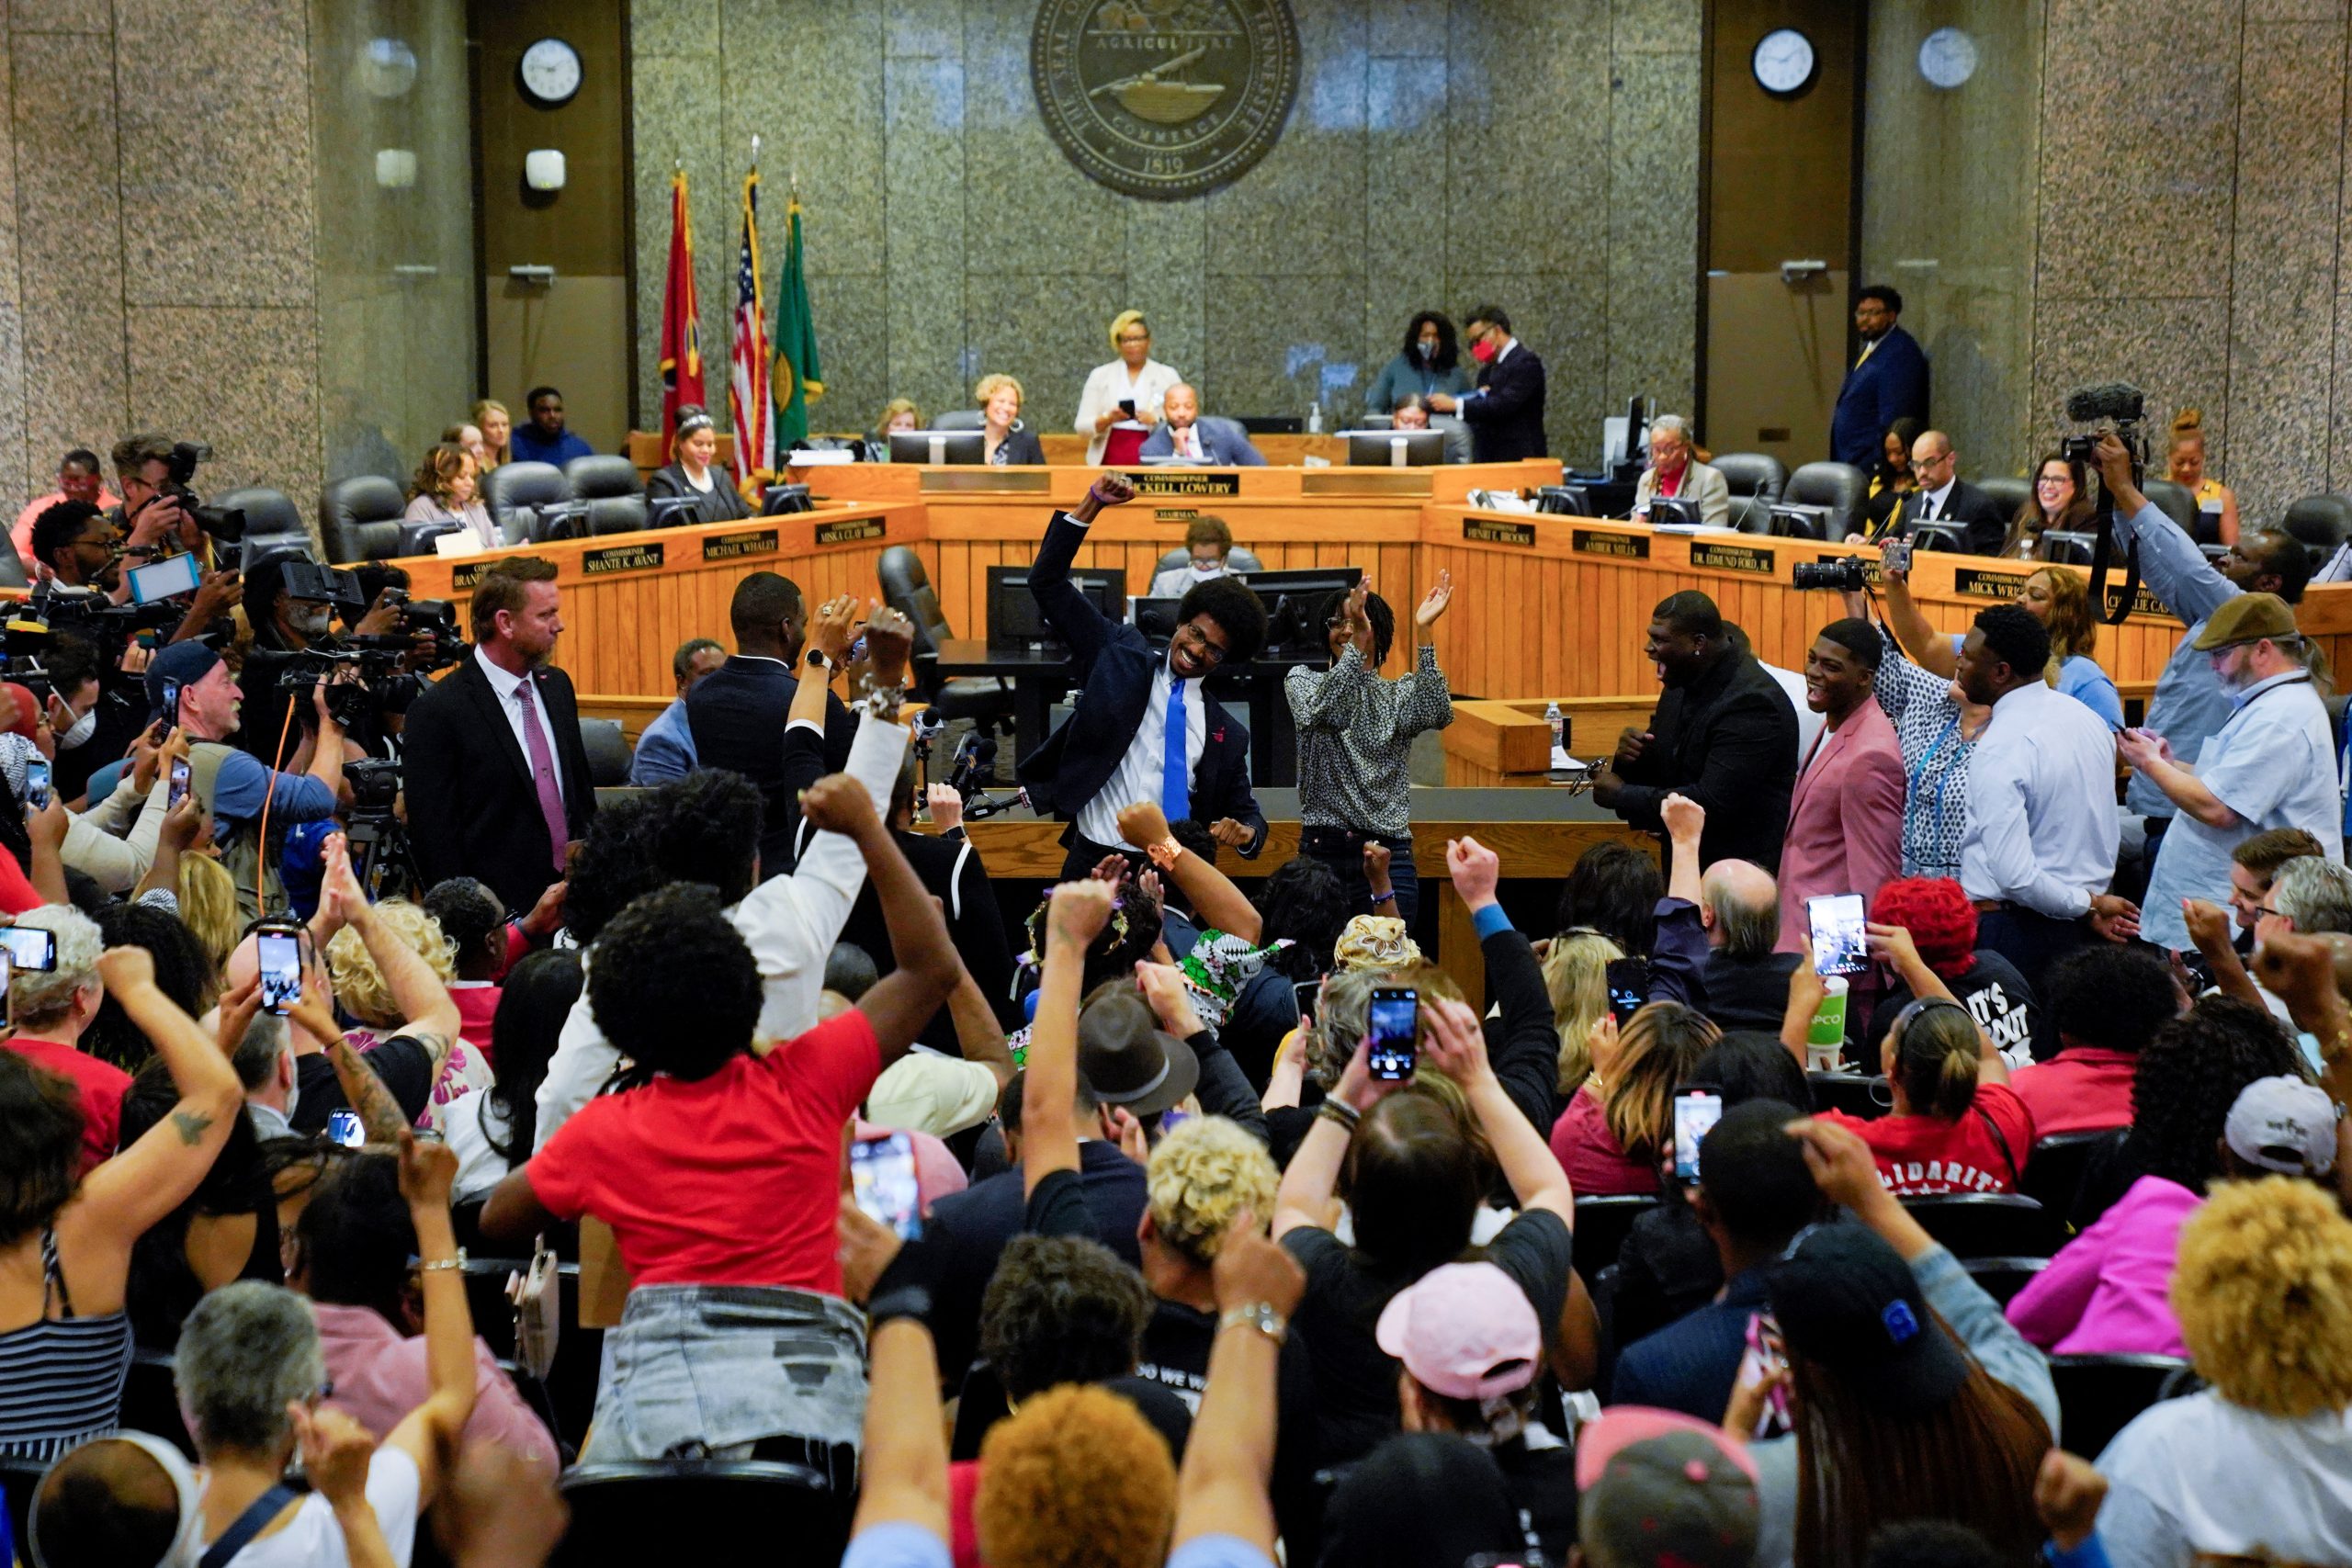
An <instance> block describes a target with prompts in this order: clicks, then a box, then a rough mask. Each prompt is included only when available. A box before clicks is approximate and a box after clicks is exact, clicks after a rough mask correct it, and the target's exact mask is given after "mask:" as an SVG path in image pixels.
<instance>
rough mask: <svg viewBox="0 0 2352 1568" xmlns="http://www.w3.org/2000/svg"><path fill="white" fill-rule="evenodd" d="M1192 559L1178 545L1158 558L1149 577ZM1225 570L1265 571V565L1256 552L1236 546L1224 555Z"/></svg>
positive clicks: (1186, 550)
mask: <svg viewBox="0 0 2352 1568" xmlns="http://www.w3.org/2000/svg"><path fill="white" fill-rule="evenodd" d="M1192 558H1193V552H1192V551H1191V550H1190V549H1188V548H1187V547H1184V546H1182V545H1179V546H1177V547H1175V548H1174V549H1172V550H1170V551H1169V552H1168V553H1167V554H1166V555H1164V556H1161V557H1160V558H1159V565H1157V566H1155V567H1153V568H1152V569H1151V575H1152V576H1154V577H1158V576H1159V574H1160V573H1161V572H1163V571H1173V570H1176V569H1177V568H1178V567H1180V566H1182V565H1184V564H1185V563H1186V562H1188V561H1190V560H1191V559H1192ZM1225 570H1227V571H1263V570H1266V563H1265V562H1264V561H1261V560H1260V559H1259V558H1258V557H1257V554H1256V552H1254V551H1252V550H1248V549H1244V548H1243V547H1241V546H1239V545H1236V546H1234V547H1233V548H1231V549H1229V550H1227V552H1226V553H1225ZM1144 586H1145V587H1146V588H1148V587H1150V586H1151V584H1150V583H1148V582H1147V583H1145V584H1144Z"/></svg>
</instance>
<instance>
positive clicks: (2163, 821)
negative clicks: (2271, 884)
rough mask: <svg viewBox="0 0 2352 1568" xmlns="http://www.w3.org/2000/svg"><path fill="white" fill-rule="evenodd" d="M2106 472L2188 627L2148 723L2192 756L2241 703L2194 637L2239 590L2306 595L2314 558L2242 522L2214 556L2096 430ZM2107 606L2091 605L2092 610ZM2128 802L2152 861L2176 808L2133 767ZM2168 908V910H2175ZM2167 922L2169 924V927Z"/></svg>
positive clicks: (2121, 543)
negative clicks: (2146, 491)
mask: <svg viewBox="0 0 2352 1568" xmlns="http://www.w3.org/2000/svg"><path fill="white" fill-rule="evenodd" d="M2093 455H2094V456H2095V457H2097V459H2098V474H2099V479H2101V480H2102V481H2103V482H2104V483H2105V484H2106V486H2107V490H2108V494H2109V496H2111V497H2112V498H2113V499H2114V502H2115V544H2116V547H2117V549H2118V550H2119V551H2120V550H2124V549H2128V548H2130V547H2131V546H2133V545H2137V546H2138V547H2139V550H2140V574H2141V576H2142V577H2143V579H2145V581H2146V582H2147V584H2148V591H2149V592H2152V593H2154V595H2155V596H2156V597H2157V598H2158V599H2161V600H2163V601H2164V603H2165V604H2166V605H2168V606H2169V607H2170V608H2171V610H2172V613H2173V614H2174V615H2177V616H2179V617H2180V619H2181V620H2182V621H2183V622H2184V623H2185V624H2186V625H2187V626H2188V634H2187V635H2186V636H2184V637H2182V638H2181V639H2180V646H2179V647H2178V648H2176V649H2173V651H2172V658H2171V659H2169V660H2166V661H2165V667H2164V671H2163V673H2161V674H2159V675H2158V676H2157V677H2156V691H2155V695H2154V697H2152V698H2150V699H2149V702H2148V716H2147V725H2146V728H2149V729H2151V730H2153V731H2154V732H2155V733H2156V734H2157V735H2159V736H2162V737H2163V738H2164V739H2165V741H2166V742H2167V743H2168V745H2169V747H2170V750H2171V753H2172V755H2174V756H2176V757H2195V756H2196V755H2197V754H2198V753H2199V752H2200V751H2201V750H2204V747H2205V742H2206V741H2207V740H2208V739H2211V737H2212V736H2213V735H2214V734H2215V732H2217V731H2218V730H2220V729H2221V728H2222V726H2223V725H2225V724H2227V723H2228V722H2229V721H2230V717H2231V716H2232V715H2233V714H2234V713H2235V712H2236V711H2237V704H2236V703H2235V701H2234V700H2233V698H2232V696H2231V694H2230V691H2229V688H2228V687H2227V686H2225V685H2224V684H2223V683H2222V678H2221V676H2220V675H2219V674H2217V673H2216V672H2215V671H2214V668H2213V660H2211V658H2210V657H2208V656H2207V655H2205V654H2203V653H2200V652H2199V651H2198V650H2197V646H2196V645H2197V638H2198V636H2199V634H2200V633H2201V632H2203V631H2204V629H2205V623H2206V622H2207V621H2208V620H2210V619H2211V617H2212V615H2213V612H2214V611H2216V610H2218V609H2220V608H2221V607H2222V605H2223V604H2227V603H2229V602H2230V601H2231V600H2233V599H2234V598H2236V597H2237V596H2238V595H2239V594H2241V593H2276V594H2277V595H2278V597H2279V598H2281V599H2284V600H2285V601H2286V602H2287V603H2288V604H2297V603H2299V602H2300V601H2301V599H2302V596H2303V585H2304V584H2305V583H2306V582H2308V581H2311V574H2312V567H2311V557H2310V555H2309V554H2308V553H2307V552H2306V551H2305V550H2304V548H2303V545H2302V541H2301V540H2300V539H2297V538H2295V537H2294V536H2291V535H2289V534H2285V533H2281V532H2279V531H2278V530H2277V529H2275V528H2260V529H2256V528H2241V529H2240V530H2239V533H2238V542H2237V543H2236V544H2234V545H2232V546H2231V547H2229V552H2228V553H2227V554H2226V555H2224V556H2222V558H2221V559H2220V560H2218V561H2209V560H2207V559H2206V558H2205V554H2204V552H2203V551H2202V550H2199V548H2198V547H2197V545H2196V543H2195V541H2193V540H2191V539H2190V538H2189V536H2188V535H2187V534H2184V533H2182V532H2181V530H2180V526H2179V525H2178V524H2177V523H2175V522H2174V521H2173V520H2172V519H2171V518H2170V517H2168V516H2166V515H2165V513H2164V511H2163V509H2162V508H2160V507H2158V506H2157V505H2156V504H2155V503H2154V502H2152V501H2150V500H2149V499H2148V498H2147V497H2146V496H2145V495H2143V494H2142V493H2141V491H2140V487H2139V486H2138V485H2137V484H2136V483H2134V482H2133V479H2132V473H2131V448H2130V447H2129V446H2125V445H2124V443H2123V442H2122V441H2121V440H2120V439H2119V438H2118V437H2116V436H2115V435H2113V434H2106V435H2102V436H2100V437H2099V440H2098V447H2097V448H2096V449H2095V451H2094V454H2093ZM2101 608H2103V606H2100V605H2096V604H2095V605H2093V606H2092V609H2093V610H2094V611H2096V610H2098V609H2101ZM2123 801H2124V805H2125V807H2127V808H2128V809H2130V810H2132V811H2135V812H2138V813H2139V814H2140V815H2142V816H2143V817H2144V818H2147V839H2146V848H2145V849H2144V850H2143V852H2142V859H2141V863H2142V864H2143V866H2150V867H2152V866H2154V864H2155V863H2156V851H2157V849H2158V847H2159V846H2160V845H2161V844H2162V842H2163V839H2164V834H2165V829H2167V828H2169V827H2170V826H2171V825H2172V819H2173V814H2174V812H2175V811H2177V809H2178V807H2176V806H2175V805H2174V804H2173V802H2172V798H2171V797H2170V796H2169V795H2165V792H2164V791H2163V790H2161V789H2159V788H2157V787H2156V784H2155V781H2154V780H2153V779H2151V778H2149V777H2148V776H2147V775H2146V774H2145V773H2137V772H2135V773H2132V775H2131V784H2130V786H2129V787H2128V788H2127V789H2126V790H2125V792H2124V796H2123ZM2170 913H2171V912H2170V911H2167V914H2168V915H2169V914H2170ZM2160 929H2164V930H2169V927H2168V926H2163V927H2160Z"/></svg>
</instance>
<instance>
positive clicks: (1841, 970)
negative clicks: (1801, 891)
mask: <svg viewBox="0 0 2352 1568" xmlns="http://www.w3.org/2000/svg"><path fill="white" fill-rule="evenodd" d="M1804 912H1805V918H1806V919H1808V920H1810V921H1811V922H1812V923H1813V970H1814V973H1815V974H1816V975H1859V974H1860V973H1861V972H1862V971H1863V970H1865V969H1867V968H1869V967H1870V964H1871V950H1870V944H1869V942H1866V941H1865V940H1864V937H1863V931H1862V921H1863V914H1862V896H1861V895H1860V894H1859V893H1824V894H1821V895H1820V896H1818V897H1812V898H1808V899H1806V900H1805V901H1804Z"/></svg>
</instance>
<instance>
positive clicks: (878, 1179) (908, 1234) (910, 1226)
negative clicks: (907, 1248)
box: [849, 1133, 922, 1241]
mask: <svg viewBox="0 0 2352 1568" xmlns="http://www.w3.org/2000/svg"><path fill="white" fill-rule="evenodd" d="M849 1186H850V1195H851V1197H852V1198H854V1200H855V1201H856V1203H857V1206H858V1208H859V1209H860V1210H861V1211H862V1212H863V1213H865V1216H866V1217H867V1218H868V1219H871V1220H874V1221H876V1222H878V1223H880V1224H886V1225H888V1226H889V1227H890V1228H891V1229H892V1230H893V1231H895V1232H897V1233H898V1235H899V1240H901V1241H912V1240H914V1239H915V1238H916V1237H917V1236H920V1235H922V1190H921V1188H920V1187H919V1186H918V1184H917V1183H916V1180H915V1144H914V1140H913V1139H912V1138H910V1137H909V1136H907V1134H904V1133H892V1134H890V1135H889V1136H888V1137H884V1138H865V1139H861V1140H860V1141H858V1142H856V1143H854V1144H852V1145H850V1146H849Z"/></svg>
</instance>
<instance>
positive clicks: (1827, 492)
mask: <svg viewBox="0 0 2352 1568" xmlns="http://www.w3.org/2000/svg"><path fill="white" fill-rule="evenodd" d="M1870 492H1871V483H1870V479H1869V477H1868V476H1867V475H1865V474H1864V473H1863V472H1862V470H1861V469H1860V468H1856V467H1854V465H1852V464H1851V463H1807V464H1804V466H1803V467H1801V468H1798V469H1797V471H1796V472H1795V473H1793V474H1791V475H1790V476H1789V482H1788V483H1787V484H1786V485H1785V486H1783V487H1781V504H1782V505H1784V506H1818V507H1822V508H1825V509H1826V511H1825V512H1824V513H1823V515H1822V516H1821V517H1820V519H1819V520H1818V522H1817V523H1815V521H1814V520H1813V519H1811V518H1799V517H1796V516H1793V515H1792V514H1791V513H1786V512H1782V513H1775V514H1774V515H1773V519H1772V522H1773V528H1772V531H1773V532H1774V533H1776V534H1779V535H1781V536H1783V537H1787V538H1796V539H1827V540H1830V541H1833V542H1834V541H1836V540H1838V539H1842V538H1844V537H1845V536H1847V535H1849V534H1851V533H1855V532H1857V531H1858V530H1857V528H1856V520H1857V519H1859V518H1860V516H1861V514H1862V502H1864V501H1865V500H1867V499H1868V498H1869V496H1870ZM1815 529H1817V531H1815Z"/></svg>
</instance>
